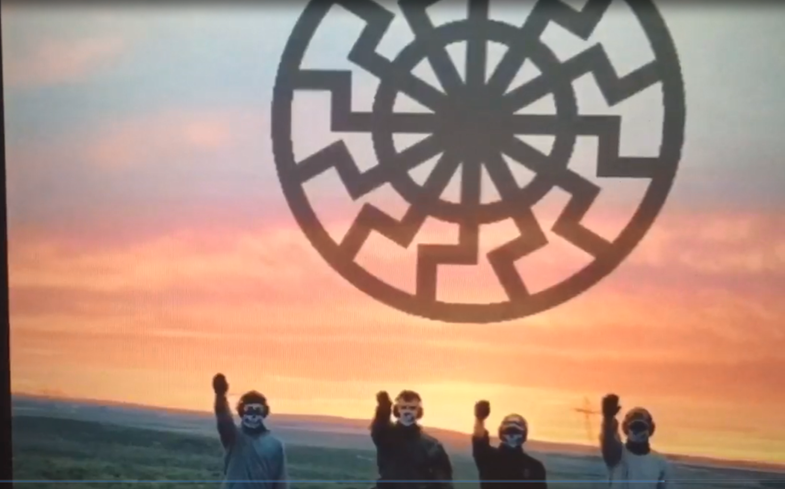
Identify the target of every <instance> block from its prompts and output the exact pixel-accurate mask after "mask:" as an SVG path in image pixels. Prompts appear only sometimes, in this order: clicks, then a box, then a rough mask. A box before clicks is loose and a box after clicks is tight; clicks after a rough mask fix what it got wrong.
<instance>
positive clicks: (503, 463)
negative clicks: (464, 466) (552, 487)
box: [472, 401, 548, 489]
mask: <svg viewBox="0 0 785 489" xmlns="http://www.w3.org/2000/svg"><path fill="white" fill-rule="evenodd" d="M490 414H491V405H490V403H489V402H488V401H480V402H478V403H477V404H475V406H474V418H475V422H474V433H473V434H472V455H473V456H474V463H475V465H477V471H478V472H479V473H480V480H481V483H480V487H481V488H482V489H493V488H502V487H504V488H508V489H516V488H529V489H546V488H547V487H548V484H547V483H546V482H545V479H546V478H545V466H544V465H543V464H542V462H540V461H539V460H537V459H535V458H534V457H532V456H530V455H529V454H527V453H526V452H524V451H523V444H524V443H526V439H527V437H528V434H529V427H528V425H527V423H526V420H525V419H524V418H523V416H520V415H518V414H510V415H508V416H506V417H505V418H504V419H503V420H502V422H501V424H500V425H499V441H500V443H499V446H498V447H493V446H491V442H490V436H489V434H488V430H486V429H485V420H486V419H488V416H490ZM492 481H497V482H492ZM502 481H503V482H502Z"/></svg>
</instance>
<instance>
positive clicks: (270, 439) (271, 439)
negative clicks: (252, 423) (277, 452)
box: [264, 431, 284, 448]
mask: <svg viewBox="0 0 785 489" xmlns="http://www.w3.org/2000/svg"><path fill="white" fill-rule="evenodd" d="M264 441H265V443H267V444H268V445H270V446H275V447H281V448H283V446H284V443H283V440H281V439H280V438H278V437H277V436H276V435H275V434H274V433H273V432H271V431H268V432H266V433H265V434H264Z"/></svg>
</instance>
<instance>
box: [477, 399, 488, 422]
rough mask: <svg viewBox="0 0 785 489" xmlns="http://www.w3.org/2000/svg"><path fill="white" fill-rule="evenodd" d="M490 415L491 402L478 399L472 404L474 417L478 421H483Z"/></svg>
mask: <svg viewBox="0 0 785 489" xmlns="http://www.w3.org/2000/svg"><path fill="white" fill-rule="evenodd" d="M490 415H491V403H489V402H488V401H478V402H477V404H475V405H474V417H475V418H477V419H479V420H480V421H485V420H486V419H488V416H490Z"/></svg>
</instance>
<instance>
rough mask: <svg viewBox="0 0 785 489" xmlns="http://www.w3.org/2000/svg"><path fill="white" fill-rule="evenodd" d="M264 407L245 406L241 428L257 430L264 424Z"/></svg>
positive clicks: (253, 404)
mask: <svg viewBox="0 0 785 489" xmlns="http://www.w3.org/2000/svg"><path fill="white" fill-rule="evenodd" d="M264 414H265V406H264V405H263V404H258V403H252V404H246V405H245V407H244V408H243V427H245V428H247V429H249V430H258V429H259V428H261V427H262V426H263V424H264Z"/></svg>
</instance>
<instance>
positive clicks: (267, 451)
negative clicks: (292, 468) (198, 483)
mask: <svg viewBox="0 0 785 489" xmlns="http://www.w3.org/2000/svg"><path fill="white" fill-rule="evenodd" d="M213 391H214V392H215V418H216V421H217V423H218V434H219V436H220V438H221V444H222V445H223V447H224V451H225V456H224V474H225V479H224V483H223V486H222V487H223V489H287V488H288V482H287V480H288V477H287V470H286V451H285V449H284V445H283V443H282V442H281V441H280V440H279V439H278V438H276V437H275V436H273V435H272V434H271V433H270V431H269V430H268V429H267V427H266V426H265V423H264V422H265V419H266V418H267V415H268V414H269V413H270V408H269V406H268V405H267V399H266V398H265V397H264V396H263V395H262V394H260V393H258V392H256V391H250V392H247V393H245V394H244V395H243V396H242V397H241V398H240V402H239V403H238V404H237V414H238V416H240V419H241V423H240V427H239V428H238V427H237V426H236V425H235V424H234V419H233V417H232V411H231V409H230V408H229V402H228V401H227V399H226V393H227V392H228V391H229V384H228V383H227V382H226V378H225V377H224V376H223V375H222V374H217V375H216V376H215V377H214V378H213Z"/></svg>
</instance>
